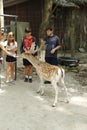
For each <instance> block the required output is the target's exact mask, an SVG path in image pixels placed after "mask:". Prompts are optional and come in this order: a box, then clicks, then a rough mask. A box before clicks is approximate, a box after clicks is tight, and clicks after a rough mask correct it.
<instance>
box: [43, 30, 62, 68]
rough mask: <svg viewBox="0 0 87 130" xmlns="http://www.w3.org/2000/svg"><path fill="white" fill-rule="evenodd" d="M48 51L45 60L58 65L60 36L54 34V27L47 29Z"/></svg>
mask: <svg viewBox="0 0 87 130" xmlns="http://www.w3.org/2000/svg"><path fill="white" fill-rule="evenodd" d="M46 34H47V37H46V39H45V41H46V53H45V61H46V62H47V63H49V64H51V65H56V66H57V65H58V60H57V52H58V50H59V49H60V48H61V44H60V40H59V37H58V36H56V35H54V34H53V29H52V28H47V29H46Z"/></svg>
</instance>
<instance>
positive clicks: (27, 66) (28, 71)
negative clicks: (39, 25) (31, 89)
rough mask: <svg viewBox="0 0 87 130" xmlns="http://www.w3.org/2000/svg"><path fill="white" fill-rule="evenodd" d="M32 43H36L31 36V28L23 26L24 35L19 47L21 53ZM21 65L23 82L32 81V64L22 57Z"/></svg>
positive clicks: (28, 48)
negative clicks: (23, 76)
mask: <svg viewBox="0 0 87 130" xmlns="http://www.w3.org/2000/svg"><path fill="white" fill-rule="evenodd" d="M33 43H36V39H35V37H34V36H32V31H31V29H30V28H28V27H27V28H25V36H24V37H23V40H22V43H21V47H20V51H21V53H23V52H28V51H29V50H30V48H31V45H32V44H33ZM23 65H24V75H25V79H24V82H30V83H32V69H33V67H32V64H31V63H30V62H29V61H28V60H27V59H23Z"/></svg>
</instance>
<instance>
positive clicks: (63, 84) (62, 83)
mask: <svg viewBox="0 0 87 130" xmlns="http://www.w3.org/2000/svg"><path fill="white" fill-rule="evenodd" d="M60 83H61V86H62V87H63V88H64V90H65V94H66V98H67V101H66V102H67V103H68V102H69V99H68V93H67V88H66V86H65V83H64V79H63V78H62V79H61V81H60Z"/></svg>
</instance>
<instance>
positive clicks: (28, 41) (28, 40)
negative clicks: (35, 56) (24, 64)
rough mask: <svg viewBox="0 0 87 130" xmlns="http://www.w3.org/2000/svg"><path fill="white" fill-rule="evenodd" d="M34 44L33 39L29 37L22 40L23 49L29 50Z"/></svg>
mask: <svg viewBox="0 0 87 130" xmlns="http://www.w3.org/2000/svg"><path fill="white" fill-rule="evenodd" d="M33 42H34V38H33V37H30V38H26V37H25V38H24V48H25V49H26V50H29V49H30V48H31V45H32V43H33Z"/></svg>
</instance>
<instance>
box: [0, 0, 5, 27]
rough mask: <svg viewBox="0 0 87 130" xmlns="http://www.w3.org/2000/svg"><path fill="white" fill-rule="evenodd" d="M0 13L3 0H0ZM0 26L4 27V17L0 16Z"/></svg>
mask: <svg viewBox="0 0 87 130" xmlns="http://www.w3.org/2000/svg"><path fill="white" fill-rule="evenodd" d="M0 14H3V0H0ZM0 27H1V28H2V27H3V28H4V17H1V18H0Z"/></svg>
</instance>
